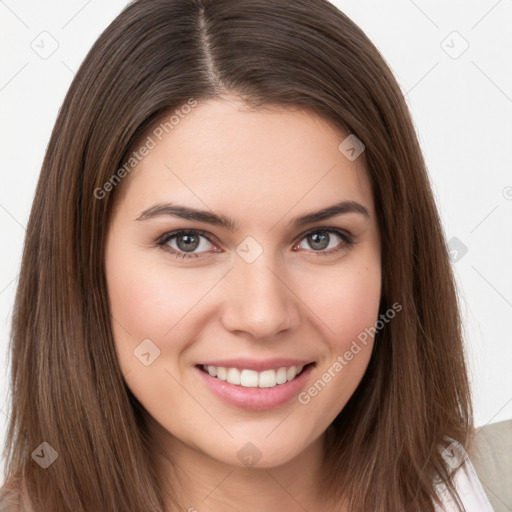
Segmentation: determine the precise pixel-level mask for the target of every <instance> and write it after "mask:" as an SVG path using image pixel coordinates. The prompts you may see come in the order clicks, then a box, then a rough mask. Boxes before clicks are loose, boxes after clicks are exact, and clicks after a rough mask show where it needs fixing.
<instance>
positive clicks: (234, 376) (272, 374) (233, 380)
mask: <svg viewBox="0 0 512 512" xmlns="http://www.w3.org/2000/svg"><path fill="white" fill-rule="evenodd" d="M314 364H315V363H314V362H313V363H307V364H306V365H292V366H281V367H280V368H277V369H269V370H264V371H260V372H258V371H256V370H251V369H248V368H228V367H225V366H214V365H206V364H201V365H197V367H198V368H199V369H200V370H201V371H203V372H204V373H207V374H208V375H209V376H210V377H213V378H215V379H218V380H221V381H226V382H228V383H229V384H233V385H235V386H243V387H246V388H274V387H276V386H282V385H283V384H286V383H287V382H290V381H292V380H294V379H296V378H297V377H299V376H300V375H301V374H302V372H304V371H305V370H306V369H307V367H309V366H311V365H314Z"/></svg>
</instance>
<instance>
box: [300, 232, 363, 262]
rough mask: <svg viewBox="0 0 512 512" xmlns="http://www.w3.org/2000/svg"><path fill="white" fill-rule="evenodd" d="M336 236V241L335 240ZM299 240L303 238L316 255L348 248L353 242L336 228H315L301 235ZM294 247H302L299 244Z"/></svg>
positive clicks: (347, 235) (328, 253)
mask: <svg viewBox="0 0 512 512" xmlns="http://www.w3.org/2000/svg"><path fill="white" fill-rule="evenodd" d="M336 238H337V239H338V241H336ZM340 239H341V242H340ZM301 240H305V241H306V243H307V244H308V245H309V247H310V248H311V249H312V252H314V253H315V254H316V255H317V256H324V255H325V256H327V255H330V254H333V253H335V252H338V251H343V250H348V249H349V248H350V246H351V245H353V244H354V241H353V239H352V237H351V236H350V235H349V234H348V233H345V232H343V231H341V230H340V229H337V228H320V229H318V228H317V229H315V230H312V231H309V232H308V233H306V234H305V235H303V237H302V239H301ZM295 247H299V248H301V249H303V248H304V247H301V246H300V244H299V245H296V246H295ZM306 249H307V248H306ZM326 249H330V250H326Z"/></svg>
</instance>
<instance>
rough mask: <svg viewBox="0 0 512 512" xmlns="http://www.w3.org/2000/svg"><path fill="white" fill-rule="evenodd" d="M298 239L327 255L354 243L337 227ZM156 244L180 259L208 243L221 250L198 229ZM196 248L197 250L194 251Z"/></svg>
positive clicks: (168, 235) (198, 254) (200, 250)
mask: <svg viewBox="0 0 512 512" xmlns="http://www.w3.org/2000/svg"><path fill="white" fill-rule="evenodd" d="M336 239H338V241H336ZM300 240H301V241H302V240H306V242H307V244H308V245H309V246H310V248H311V250H309V249H307V248H306V250H308V251H309V252H314V253H315V254H316V255H318V256H323V255H326V256H327V255H330V254H333V253H336V252H338V251H342V250H348V249H349V248H350V246H351V245H353V244H354V241H353V240H352V238H351V236H350V235H349V234H347V233H345V232H343V231H341V230H340V229H337V228H320V229H318V228H317V229H315V230H311V231H309V232H308V233H306V234H304V235H302V238H301V239H300ZM340 240H341V242H340ZM156 244H157V245H158V246H160V247H161V248H162V249H163V250H165V251H167V252H168V253H169V254H171V255H172V256H174V257H175V258H180V259H188V258H198V257H201V254H202V253H203V252H208V250H211V247H210V248H209V247H208V245H211V246H212V247H213V248H214V249H213V251H214V252H221V250H220V249H218V248H217V247H216V246H215V245H213V244H212V242H211V241H210V239H209V235H208V234H207V233H206V232H205V231H201V230H198V229H188V230H179V231H173V232H172V233H166V234H165V235H163V236H162V237H161V238H160V239H159V240H157V241H156ZM294 247H298V248H299V249H301V250H302V249H304V247H301V246H300V244H298V245H297V244H296V245H295V246H294ZM326 249H329V250H326ZM196 250H198V251H197V252H195V251H196Z"/></svg>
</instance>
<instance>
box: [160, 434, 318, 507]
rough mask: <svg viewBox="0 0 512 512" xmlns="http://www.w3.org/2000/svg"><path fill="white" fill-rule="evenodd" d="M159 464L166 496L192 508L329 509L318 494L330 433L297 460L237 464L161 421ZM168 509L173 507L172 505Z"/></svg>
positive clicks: (300, 454)
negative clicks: (199, 446) (270, 464)
mask: <svg viewBox="0 0 512 512" xmlns="http://www.w3.org/2000/svg"><path fill="white" fill-rule="evenodd" d="M153 438H154V440H155V444H156V446H158V450H157V451H156V452H155V458H154V460H155V461H156V468H157V473H158V475H159V478H160V481H161V483H162V488H163V491H164V495H165V496H170V495H174V496H175V499H176V500H177V501H178V503H179V505H180V508H179V510H184V511H187V512H235V511H239V510H244V512H252V511H261V510H268V511H272V510H286V511H289V512H295V511H297V512H299V511H300V512H304V510H326V508H323V507H321V506H320V504H321V503H323V502H324V501H323V500H322V499H321V498H322V497H320V496H319V494H318V488H319V482H320V480H321V476H322V461H323V459H324V440H325V433H324V434H323V435H322V436H320V437H319V438H317V439H316V440H315V441H313V443H311V444H310V445H309V446H308V447H307V448H306V449H304V450H303V451H302V452H300V453H299V454H298V455H297V456H296V457H294V458H293V459H292V460H290V461H288V462H286V463H284V464H282V465H280V466H277V467H270V468H259V467H243V466H232V465H228V464H225V463H223V462H222V461H218V460H216V459H213V458H212V457H210V456H208V455H207V454H205V453H204V452H201V451H199V450H197V449H195V448H194V447H191V446H188V445H186V444H184V443H182V442H181V441H179V440H178V439H177V438H176V437H174V436H172V435H171V434H169V433H168V432H166V431H164V429H162V427H161V426H158V427H157V428H156V429H155V431H154V435H153ZM166 510H168V511H169V512H170V511H171V510H174V509H173V507H172V506H171V500H170V499H169V505H168V506H167V508H166Z"/></svg>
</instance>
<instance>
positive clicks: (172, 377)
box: [105, 98, 381, 467]
mask: <svg viewBox="0 0 512 512" xmlns="http://www.w3.org/2000/svg"><path fill="white" fill-rule="evenodd" d="M161 131H162V130H160V132H161ZM160 132H157V133H158V134H159V136H160V138H161V140H159V138H158V137H156V136H155V135H154V133H149V135H150V136H151V137H152V139H154V141H155V142H156V144H154V145H153V144H151V143H150V144H149V146H151V148H150V150H149V151H147V152H146V153H147V154H146V156H144V157H143V158H142V159H141V161H140V163H139V164H138V165H137V167H136V168H135V169H134V170H133V171H132V172H131V174H130V175H129V176H128V177H127V178H125V180H126V181H125V182H123V183H121V185H120V186H122V194H120V195H119V197H118V198H117V201H116V205H115V209H114V211H113V215H112V218H111V224H110V227H109V232H108V239H107V252H106V262H105V263H106V274H107V284H108V292H109V300H110V306H111V314H112V325H113V331H114V337H115V345H116V352H117V356H118V359H119V363H120V367H121V370H122V372H123V374H124V375H125V380H126V383H127V385H128V387H129V388H130V390H131V391H132V393H133V394H134V395H135V396H136V397H137V399H138V400H139V401H140V403H141V404H142V405H143V406H144V408H145V409H146V410H147V411H148V412H149V414H150V415H151V417H152V418H153V419H154V420H155V424H156V425H158V428H159V429H161V431H162V432H164V433H165V437H166V439H167V440H168V441H169V442H171V441H172V442H174V443H175V445H177V444H179V446H181V447H186V448H190V449H191V451H193V452H194V453H196V454H198V453H199V454H202V455H203V456H207V457H208V458H211V459H214V460H216V461H220V462H223V463H226V464H230V465H234V466H243V465H255V466H259V467H274V466H278V465H281V464H284V463H286V462H289V461H292V460H293V459H294V458H296V457H298V456H299V455H300V454H301V453H302V452H304V451H305V450H306V449H307V448H308V446H310V445H312V443H313V442H314V441H315V440H318V439H319V438H320V436H322V434H323V433H324V432H325V430H326V429H327V427H328V426H329V424H330V423H331V422H332V421H333V419H334V418H335V417H336V415H337V414H338V413H339V412H340V411H341V410H342V409H343V407H344V406H345V404H346V402H347V401H348V399H349V398H350V396H351V395H352V394H353V392H354V391H355V389H356V387H357V385H358V384H359V382H360V380H361V378H362V376H363V374H364V372H365V370H366V368H367V365H368V362H369V359H370V355H371V349H372V345H373V339H372V337H371V336H368V335H366V339H365V342H364V343H362V342H361V341H360V340H362V339H363V338H364V336H363V337H362V336H361V333H365V329H366V328H369V327H373V326H374V325H375V322H376V320H377V319H378V310H379V301H380V294H381V266H380V238H379V232H378V227H377V219H376V216H375V210H374V204H373V199H372V194H371V187H370V181H369V177H368V174H367V171H366V169H365V166H364V163H363V158H362V157H358V158H356V159H355V160H354V159H349V158H347V156H345V154H344V153H342V152H341V151H340V149H338V146H339V145H340V143H342V142H343V140H344V139H345V138H346V137H347V135H348V134H346V133H342V132H341V131H340V130H339V129H336V128H335V127H334V126H333V125H331V124H330V123H328V122H326V121H324V120H322V119H321V118H320V117H317V116H315V115H313V114H310V113H306V112H304V111H297V110H294V111H291V110H282V109H281V110H278V109H272V110H259V111H250V110H248V108H247V107H245V106H244V104H242V103H240V102H238V101H237V100H236V99H234V98H224V99H216V100H210V101H207V102H205V103H199V104H198V105H197V106H196V107H194V108H192V109H191V111H190V112H189V113H188V114H187V115H186V116H183V117H182V118H180V120H179V124H177V125H175V126H174V128H173V130H172V131H169V133H168V134H165V136H162V135H161V133H160ZM164 133H165V132H164ZM145 137H146V136H145ZM147 140H148V139H146V138H143V143H144V142H146V141H147ZM153 146H154V147H153ZM141 154H142V152H141ZM120 191H121V190H120ZM345 202H346V203H345ZM340 203H345V205H344V206H343V205H342V207H340V208H333V209H332V210H331V211H330V212H324V215H317V216H314V215H311V214H313V213H316V212H319V211H322V210H325V209H326V208H329V207H333V206H336V205H340ZM199 211H201V212H203V213H198V212H199ZM301 219H302V220H301ZM358 336H359V338H358ZM297 372H300V373H298V374H297V375H296V373H297ZM210 374H211V375H210Z"/></svg>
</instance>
